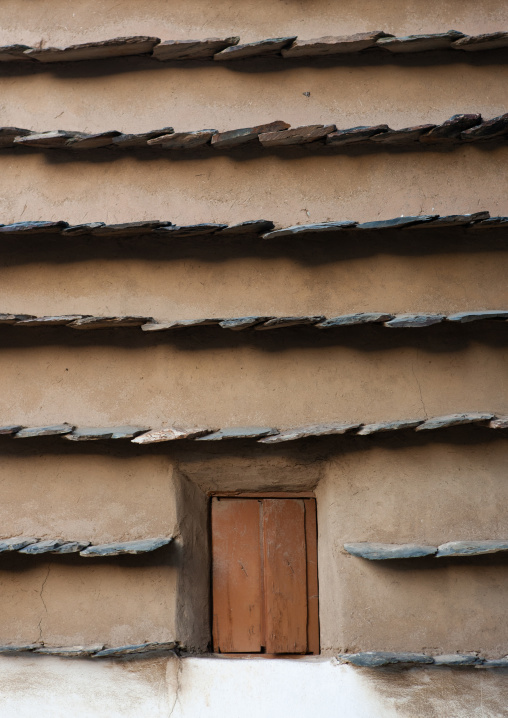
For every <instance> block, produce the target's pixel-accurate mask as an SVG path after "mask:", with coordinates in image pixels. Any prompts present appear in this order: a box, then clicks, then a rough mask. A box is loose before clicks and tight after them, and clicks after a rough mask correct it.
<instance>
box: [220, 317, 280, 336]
mask: <svg viewBox="0 0 508 718" xmlns="http://www.w3.org/2000/svg"><path fill="white" fill-rule="evenodd" d="M270 319H274V317H237V318H235V319H224V320H223V321H222V322H220V323H219V326H220V327H222V329H232V330H233V331H235V332H238V331H241V330H242V329H250V328H251V327H255V326H257V325H258V324H262V323H263V322H266V321H269V320H270Z"/></svg>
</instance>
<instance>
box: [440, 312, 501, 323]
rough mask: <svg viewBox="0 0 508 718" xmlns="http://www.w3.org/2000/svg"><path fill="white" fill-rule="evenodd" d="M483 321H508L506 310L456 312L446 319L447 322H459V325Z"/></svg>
mask: <svg viewBox="0 0 508 718" xmlns="http://www.w3.org/2000/svg"><path fill="white" fill-rule="evenodd" d="M484 319H502V320H508V309H501V310H495V309H486V310H485V311H483V312H458V313H457V314H450V315H449V316H448V317H447V321H449V322H459V323H460V324H465V323H468V322H478V321H483V320H484Z"/></svg>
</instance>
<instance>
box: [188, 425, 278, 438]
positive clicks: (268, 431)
mask: <svg viewBox="0 0 508 718" xmlns="http://www.w3.org/2000/svg"><path fill="white" fill-rule="evenodd" d="M276 433H277V429H273V428H272V427H269V426H232V427H230V428H228V429H219V430H218V431H214V432H213V433H211V434H206V435H205V436H199V437H198V438H197V439H196V441H223V440H225V439H261V438H263V437H265V436H272V435H273V434H276Z"/></svg>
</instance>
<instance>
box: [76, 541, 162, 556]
mask: <svg viewBox="0 0 508 718" xmlns="http://www.w3.org/2000/svg"><path fill="white" fill-rule="evenodd" d="M172 540H173V538H172V537H171V538H156V539H139V540H137V541H122V542H119V543H105V544H100V545H96V546H89V547H88V548H85V549H83V551H80V556H91V557H97V556H120V555H123V554H136V555H137V554H140V553H148V552H150V551H156V550H157V549H158V548H161V547H162V546H167V545H168V544H169V543H171V541H172Z"/></svg>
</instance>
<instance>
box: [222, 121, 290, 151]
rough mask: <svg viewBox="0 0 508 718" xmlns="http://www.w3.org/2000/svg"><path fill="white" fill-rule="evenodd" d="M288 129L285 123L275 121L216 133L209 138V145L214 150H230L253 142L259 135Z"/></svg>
mask: <svg viewBox="0 0 508 718" xmlns="http://www.w3.org/2000/svg"><path fill="white" fill-rule="evenodd" d="M288 128H289V124H288V123H287V122H283V121H282V120H276V121H275V122H269V123H268V124H265V125H256V126H255V127H243V128H240V129H239V130H228V131H226V132H217V133H216V134H215V135H213V136H212V138H211V145H212V147H213V148H214V149H216V150H230V149H232V148H233V147H240V146H243V145H246V144H249V143H251V142H255V141H256V140H257V139H258V137H259V135H262V134H265V133H266V132H279V131H282V130H287V129H288Z"/></svg>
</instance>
